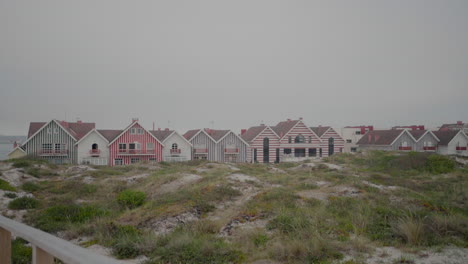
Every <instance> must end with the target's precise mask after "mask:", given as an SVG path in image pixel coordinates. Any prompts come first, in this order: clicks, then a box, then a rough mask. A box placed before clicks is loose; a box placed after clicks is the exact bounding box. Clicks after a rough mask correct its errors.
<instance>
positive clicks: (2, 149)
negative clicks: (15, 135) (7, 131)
mask: <svg viewBox="0 0 468 264" xmlns="http://www.w3.org/2000/svg"><path fill="white" fill-rule="evenodd" d="M12 150H13V144H12V143H0V160H6V159H8V153H10V151H12Z"/></svg>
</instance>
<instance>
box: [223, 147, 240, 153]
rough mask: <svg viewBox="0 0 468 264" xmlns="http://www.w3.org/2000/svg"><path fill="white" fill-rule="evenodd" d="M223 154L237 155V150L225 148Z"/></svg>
mask: <svg viewBox="0 0 468 264" xmlns="http://www.w3.org/2000/svg"><path fill="white" fill-rule="evenodd" d="M224 154H239V149H238V148H225V149H224Z"/></svg>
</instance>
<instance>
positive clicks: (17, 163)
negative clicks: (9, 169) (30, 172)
mask: <svg viewBox="0 0 468 264" xmlns="http://www.w3.org/2000/svg"><path fill="white" fill-rule="evenodd" d="M31 165H32V162H31V161H30V160H27V159H14V160H13V167H15V168H28V167H30V166H31Z"/></svg>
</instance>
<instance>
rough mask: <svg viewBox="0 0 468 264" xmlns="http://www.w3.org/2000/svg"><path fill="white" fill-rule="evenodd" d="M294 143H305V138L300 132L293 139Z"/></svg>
mask: <svg viewBox="0 0 468 264" xmlns="http://www.w3.org/2000/svg"><path fill="white" fill-rule="evenodd" d="M294 143H305V138H304V136H303V135H302V134H299V135H297V136H296V138H295V139H294Z"/></svg>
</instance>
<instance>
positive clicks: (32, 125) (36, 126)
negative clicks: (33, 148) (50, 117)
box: [28, 122, 47, 138]
mask: <svg viewBox="0 0 468 264" xmlns="http://www.w3.org/2000/svg"><path fill="white" fill-rule="evenodd" d="M45 124H47V123H46V122H31V123H29V131H28V138H30V137H31V136H32V135H34V134H35V133H36V132H37V131H39V129H41V127H43V126H44V125H45Z"/></svg>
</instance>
